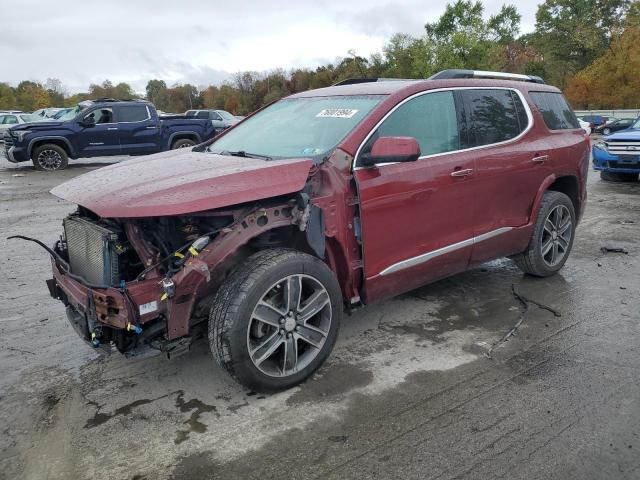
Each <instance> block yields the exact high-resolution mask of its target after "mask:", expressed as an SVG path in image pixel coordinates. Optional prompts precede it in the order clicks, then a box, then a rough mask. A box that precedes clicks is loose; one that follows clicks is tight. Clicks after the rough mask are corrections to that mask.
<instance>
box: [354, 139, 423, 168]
mask: <svg viewBox="0 0 640 480" xmlns="http://www.w3.org/2000/svg"><path fill="white" fill-rule="evenodd" d="M418 158H420V145H419V144H418V141H417V140H416V139H415V138H413V137H380V138H378V139H377V140H376V141H375V142H374V144H373V146H372V147H371V152H370V153H368V154H364V155H362V157H361V158H360V160H361V162H362V165H364V166H366V167H370V166H373V165H376V164H378V163H391V162H415V161H416V160H417V159H418Z"/></svg>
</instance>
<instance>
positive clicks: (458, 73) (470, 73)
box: [429, 69, 544, 83]
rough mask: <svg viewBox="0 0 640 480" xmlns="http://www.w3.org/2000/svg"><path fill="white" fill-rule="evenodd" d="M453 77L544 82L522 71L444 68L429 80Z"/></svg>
mask: <svg viewBox="0 0 640 480" xmlns="http://www.w3.org/2000/svg"><path fill="white" fill-rule="evenodd" d="M452 78H493V79H500V80H519V81H521V82H531V83H544V80H543V79H542V78H540V77H537V76H535V75H522V74H520V73H506V72H487V71H484V70H462V69H450V70H443V71H441V72H438V73H436V74H435V75H432V76H430V77H429V80H445V79H452Z"/></svg>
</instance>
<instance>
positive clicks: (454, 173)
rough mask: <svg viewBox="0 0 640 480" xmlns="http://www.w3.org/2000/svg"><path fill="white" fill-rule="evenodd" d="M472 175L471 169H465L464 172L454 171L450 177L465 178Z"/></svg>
mask: <svg viewBox="0 0 640 480" xmlns="http://www.w3.org/2000/svg"><path fill="white" fill-rule="evenodd" d="M472 173H473V169H472V168H465V169H464V170H454V171H453V172H451V174H450V175H451V176H452V177H466V176H468V175H471V174H472Z"/></svg>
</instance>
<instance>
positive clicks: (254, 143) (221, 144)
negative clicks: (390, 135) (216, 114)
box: [209, 95, 384, 158]
mask: <svg viewBox="0 0 640 480" xmlns="http://www.w3.org/2000/svg"><path fill="white" fill-rule="evenodd" d="M383 98H384V96H382V95H353V96H336V97H308V98H288V99H284V100H280V101H279V102H277V103H274V104H273V105H271V106H269V107H267V108H265V109H264V110H262V111H261V112H258V113H256V114H255V115H254V116H253V117H251V118H249V119H248V120H245V121H244V122H243V123H241V124H239V125H238V126H237V127H235V128H233V129H232V130H231V131H229V133H227V134H226V135H224V136H223V137H222V138H220V139H219V140H218V141H216V142H214V143H213V144H211V145H210V146H209V151H210V152H212V153H223V152H245V153H246V154H247V155H249V154H254V155H265V156H268V157H272V158H299V157H300V156H306V157H310V156H311V157H314V156H321V155H325V154H326V153H327V152H329V150H331V149H333V148H334V147H335V146H336V145H338V143H340V140H342V139H343V138H344V137H345V136H346V135H347V134H348V133H349V132H350V131H351V130H353V128H354V127H355V126H356V125H358V123H360V121H361V120H362V119H363V118H364V117H365V116H366V115H367V114H368V113H369V112H370V111H371V110H372V109H373V107H375V106H376V105H377V104H378V103H380V101H381V100H382V99H383Z"/></svg>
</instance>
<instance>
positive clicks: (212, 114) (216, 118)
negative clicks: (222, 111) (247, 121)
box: [210, 112, 222, 120]
mask: <svg viewBox="0 0 640 480" xmlns="http://www.w3.org/2000/svg"><path fill="white" fill-rule="evenodd" d="M210 118H211V120H222V117H221V116H220V115H218V114H217V113H216V112H211V117H210Z"/></svg>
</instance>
